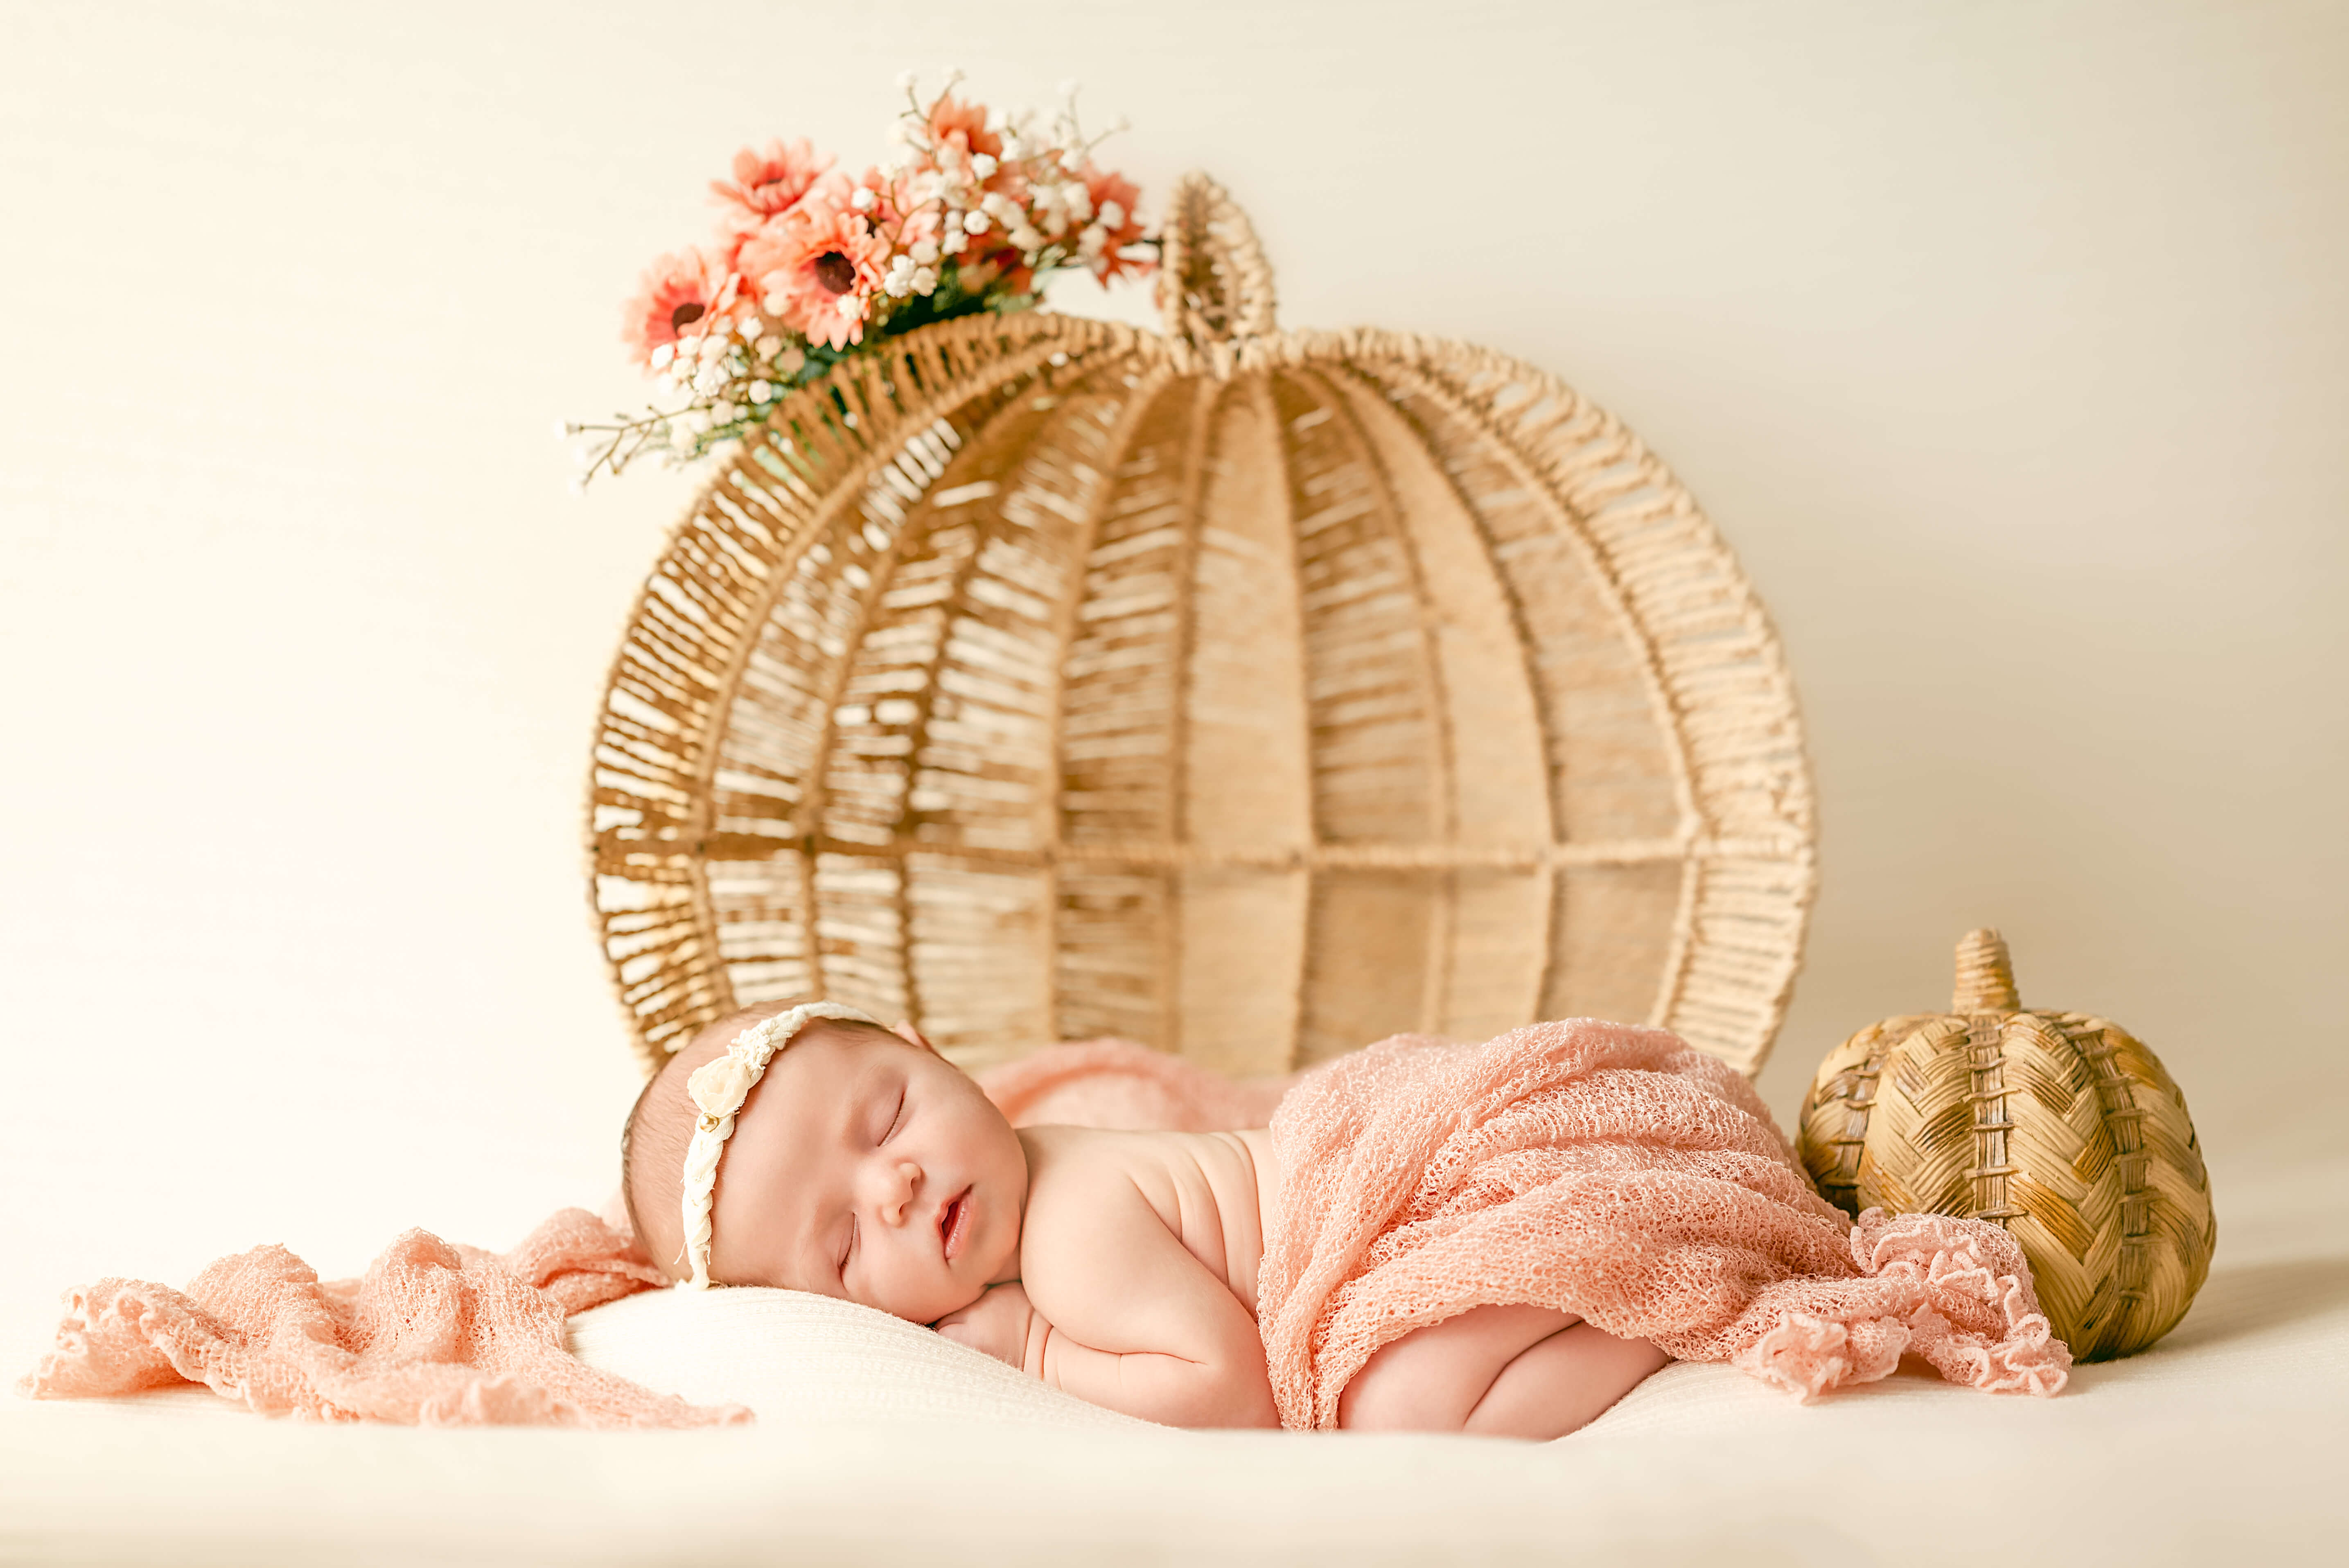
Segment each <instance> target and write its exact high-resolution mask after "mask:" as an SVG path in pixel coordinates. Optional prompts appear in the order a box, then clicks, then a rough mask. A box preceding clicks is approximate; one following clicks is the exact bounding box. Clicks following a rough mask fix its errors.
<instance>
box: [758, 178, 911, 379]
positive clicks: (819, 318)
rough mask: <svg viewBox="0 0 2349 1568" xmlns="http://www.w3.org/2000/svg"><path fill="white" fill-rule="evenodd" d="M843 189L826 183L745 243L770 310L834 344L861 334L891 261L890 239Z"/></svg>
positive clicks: (860, 338)
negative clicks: (847, 197)
mask: <svg viewBox="0 0 2349 1568" xmlns="http://www.w3.org/2000/svg"><path fill="white" fill-rule="evenodd" d="M843 183H844V182H843ZM846 195H847V193H846V191H842V190H834V189H831V188H827V189H824V190H822V191H817V192H815V193H813V194H812V195H809V196H807V197H805V198H803V199H802V201H801V202H800V204H799V205H798V206H796V207H793V208H792V210H791V211H788V212H786V213H784V214H783V215H782V216H781V217H780V218H778V219H776V220H774V221H773V222H770V223H768V224H767V225H766V227H764V228H762V229H761V230H760V231H759V232H758V233H757V234H755V235H753V236H752V237H750V239H749V240H746V241H745V242H743V245H742V253H741V260H740V267H741V270H742V273H743V274H744V275H745V276H747V277H749V278H750V279H751V280H752V281H753V282H754V283H755V284H756V285H757V287H758V289H759V292H760V294H761V299H762V303H764V304H765V305H766V307H767V308H768V310H769V311H770V312H771V314H773V315H779V316H781V318H782V320H783V323H784V325H788V326H790V327H792V328H793V329H795V330H797V331H800V332H803V333H805V334H806V335H807V336H808V339H809V341H811V342H813V343H823V344H827V345H829V346H832V347H833V348H843V347H845V346H847V345H849V344H852V343H862V342H863V341H864V321H865V317H866V316H867V315H869V314H870V311H871V306H872V301H873V291H874V290H875V289H877V288H879V287H880V286H881V282H882V279H883V278H884V277H885V276H886V275H887V272H888V265H889V244H888V242H887V241H886V240H885V239H884V238H883V237H882V236H881V235H880V234H879V233H878V232H875V231H874V226H873V224H872V223H871V222H867V220H866V218H865V215H864V213H862V212H859V211H855V209H854V208H853V207H851V206H850V205H849V204H848V201H847V200H846Z"/></svg>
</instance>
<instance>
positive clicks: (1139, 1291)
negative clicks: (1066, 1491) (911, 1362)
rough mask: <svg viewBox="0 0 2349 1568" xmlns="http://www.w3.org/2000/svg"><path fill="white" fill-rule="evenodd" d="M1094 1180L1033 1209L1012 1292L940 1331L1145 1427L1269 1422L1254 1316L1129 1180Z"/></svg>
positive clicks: (1271, 1414)
mask: <svg viewBox="0 0 2349 1568" xmlns="http://www.w3.org/2000/svg"><path fill="white" fill-rule="evenodd" d="M1102 1175H1103V1178H1104V1179H1103V1180H1102V1181H1100V1182H1099V1183H1098V1184H1092V1183H1088V1184H1086V1189H1085V1190H1084V1191H1082V1192H1081V1195H1079V1196H1068V1195H1064V1196H1062V1197H1061V1200H1060V1201H1059V1202H1054V1203H1053V1204H1051V1205H1050V1207H1049V1208H1047V1209H1045V1210H1044V1212H1041V1213H1038V1212H1033V1211H1031V1212H1030V1214H1029V1216H1028V1220H1027V1225H1026V1228H1025V1232H1024V1234H1023V1237H1022V1240H1021V1244H1020V1255H1021V1270H1022V1274H1023V1276H1024V1277H1023V1279H1022V1281H1021V1283H1020V1284H1011V1285H999V1286H997V1287H996V1288H995V1289H994V1290H992V1291H989V1292H988V1294H987V1295H984V1296H982V1297H980V1298H979V1300H978V1302H977V1303H975V1304H974V1305H971V1306H968V1307H966V1308H965V1309H963V1311H961V1312H959V1313H956V1314H954V1315H951V1316H948V1317H947V1318H944V1319H941V1320H940V1322H939V1324H938V1328H939V1331H940V1332H942V1333H945V1334H947V1335H948V1336H950V1337H953V1338H957V1339H962V1340H964V1341H965V1342H966V1343H970V1344H975V1345H977V1346H978V1347H979V1348H981V1349H986V1350H989V1351H991V1352H993V1353H995V1354H998V1355H1002V1356H1003V1358H1004V1359H1006V1360H1011V1359H1013V1357H1012V1356H1011V1355H1009V1354H1006V1352H1010V1351H1014V1350H1015V1349H1016V1352H1017V1357H1018V1358H1017V1361H1016V1363H1015V1364H1016V1365H1018V1366H1019V1367H1022V1368H1023V1369H1024V1370H1026V1371H1027V1372H1029V1373H1030V1375H1032V1376H1034V1377H1041V1378H1042V1379H1043V1380H1044V1381H1045V1382H1047V1383H1050V1385H1052V1386H1053V1387H1056V1388H1061V1389H1064V1390H1066V1391H1067V1392H1069V1393H1071V1394H1074V1395H1075V1396H1077V1398H1081V1399H1083V1400H1086V1401H1088V1402H1090V1403H1092V1404H1095V1405H1103V1406H1106V1407H1108V1408H1111V1409H1112V1410H1122V1411H1123V1412H1125V1413H1126V1414H1127V1415H1129V1416H1139V1417H1141V1418H1143V1419H1144V1420H1149V1421H1163V1422H1165V1423H1167V1424H1168V1425H1171V1426H1177V1427H1277V1426H1278V1425H1279V1424H1280V1418H1279V1417H1278V1413H1277V1412H1276V1411H1275V1409H1274V1408H1273V1401H1272V1385H1271V1382H1270V1380H1269V1378H1268V1377H1267V1376H1266V1373H1265V1366H1264V1347H1263V1342H1262V1340H1261V1339H1259V1338H1258V1336H1257V1326H1256V1319H1255V1318H1254V1317H1252V1316H1250V1315H1249V1314H1248V1310H1247V1308H1246V1307H1244V1306H1242V1305H1240V1303H1239V1299H1238V1297H1237V1296H1235V1295H1232V1293H1231V1291H1230V1290H1229V1289H1228V1288H1226V1285H1225V1284H1224V1282H1223V1281H1222V1280H1221V1279H1218V1278H1217V1277H1216V1275H1215V1274H1213V1273H1211V1272H1210V1271H1209V1270H1208V1269H1207V1267H1206V1265H1205V1264H1202V1263H1200V1262H1199V1260H1198V1259H1197V1258H1195V1257H1194V1256H1193V1255H1192V1254H1191V1253H1190V1250H1189V1249H1188V1248H1186V1247H1185V1246H1184V1245H1183V1243H1182V1241H1181V1240H1180V1238H1178V1237H1177V1236H1175V1235H1174V1233H1173V1232H1172V1231H1170V1230H1168V1229H1167V1227H1166V1223H1165V1222H1164V1221H1163V1220H1161V1219H1160V1218H1159V1217H1158V1213H1157V1211H1156V1210H1154V1209H1153V1208H1152V1207H1151V1206H1150V1203H1149V1202H1148V1201H1147V1200H1146V1199H1144V1198H1143V1195H1142V1193H1141V1191H1139V1190H1138V1189H1136V1188H1135V1187H1134V1185H1133V1181H1132V1179H1131V1178H1130V1177H1128V1176H1127V1175H1125V1173H1124V1172H1123V1171H1118V1172H1114V1173H1112V1172H1107V1171H1105V1172H1103V1173H1102ZM1063 1191H1064V1194H1065V1193H1066V1189H1065V1188H1064V1189H1063ZM1023 1285H1024V1287H1025V1289H1024V1291H1022V1286H1023ZM1014 1292H1020V1293H1021V1294H1020V1295H1019V1297H1017V1298H1015V1297H1014V1296H1013V1295H1012V1293H1014ZM1023 1309H1024V1314H1025V1319H1026V1321H1025V1323H1024V1325H1023V1324H1022V1323H1021V1322H1020V1321H1019V1320H1020V1317H1021V1315H1022V1312H1023Z"/></svg>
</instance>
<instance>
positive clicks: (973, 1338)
mask: <svg viewBox="0 0 2349 1568" xmlns="http://www.w3.org/2000/svg"><path fill="white" fill-rule="evenodd" d="M1035 1315H1036V1309H1035V1308H1034V1307H1031V1306H1030V1305H1028V1292H1027V1291H1026V1289H1024V1288H1023V1287H1022V1286H1021V1285H1020V1284H1019V1281H1018V1280H1013V1281H1012V1282H1011V1283H1010V1284H996V1285H989V1286H988V1287H987V1294H986V1295H982V1296H980V1297H979V1298H978V1300H977V1301H974V1302H972V1303H971V1304H970V1305H968V1306H966V1307H964V1308H963V1309H962V1310H961V1311H960V1312H950V1313H947V1315H945V1316H944V1317H941V1318H939V1319H938V1320H937V1322H936V1324H934V1325H932V1326H933V1327H935V1328H936V1330H937V1331H938V1332H939V1333H940V1334H943V1335H945V1336H947V1338H948V1339H951V1340H953V1341H954V1342H955V1343H956V1344H957V1345H968V1346H970V1347H971V1348H972V1349H973V1350H977V1351H979V1352H981V1353H982V1354H984V1355H988V1356H992V1357H995V1358H996V1359H997V1360H998V1361H1003V1362H1008V1363H1009V1364H1010V1365H1011V1366H1013V1367H1018V1368H1019V1370H1021V1371H1023V1372H1024V1371H1026V1370H1027V1367H1026V1361H1027V1356H1028V1328H1029V1324H1030V1319H1032V1318H1033V1317H1034V1316H1035Z"/></svg>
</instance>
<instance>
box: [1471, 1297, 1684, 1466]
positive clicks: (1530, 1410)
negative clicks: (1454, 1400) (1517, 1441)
mask: <svg viewBox="0 0 2349 1568" xmlns="http://www.w3.org/2000/svg"><path fill="white" fill-rule="evenodd" d="M1670 1361H1671V1357H1669V1356H1667V1355H1665V1354H1664V1353H1663V1352H1662V1351H1661V1350H1659V1349H1657V1348H1656V1347H1655V1346H1652V1345H1651V1344H1649V1343H1648V1342H1647V1341H1646V1340H1644V1339H1618V1338H1616V1337H1615V1336H1613V1335H1611V1334H1607V1333H1602V1332H1601V1331H1600V1330H1599V1329H1596V1328H1593V1327H1592V1326H1590V1325H1588V1324H1587V1323H1577V1324H1576V1325H1575V1326H1573V1327H1571V1328H1564V1329H1560V1330H1559V1331H1558V1332H1557V1333H1556V1334H1553V1335H1551V1336H1549V1337H1548V1338H1547V1339H1545V1340H1543V1341H1541V1342H1540V1343H1539V1344H1537V1345H1535V1346H1532V1347H1531V1348H1529V1349H1527V1350H1526V1352H1525V1353H1524V1354H1522V1355H1520V1356H1519V1357H1517V1358H1516V1360H1514V1361H1512V1362H1510V1363H1509V1364H1508V1365H1507V1366H1506V1367H1502V1368H1501V1375H1500V1376H1499V1377H1495V1378H1494V1379H1493V1382H1492V1386H1491V1387H1489V1388H1487V1389H1486V1390H1485V1397H1484V1398H1482V1399H1480V1400H1478V1401H1477V1402H1476V1408H1475V1409H1474V1410H1471V1411H1470V1412H1469V1413H1468V1421H1467V1424H1466V1425H1465V1426H1464V1427H1462V1428H1461V1430H1462V1431H1464V1432H1476V1433H1480V1434H1482V1435H1483V1436H1485V1437H1491V1438H1534V1439H1543V1440H1547V1439H1550V1438H1562V1437H1564V1436H1566V1434H1567V1433H1568V1432H1572V1431H1578V1430H1579V1429H1582V1428H1584V1427H1587V1426H1588V1425H1589V1424H1590V1423H1591V1422H1592V1421H1594V1420H1596V1419H1597V1418H1599V1413H1600V1412H1601V1411H1603V1410H1605V1409H1606V1408H1608V1407H1609V1405H1612V1404H1613V1403H1614V1402H1615V1401H1616V1400H1618V1399H1619V1398H1622V1397H1623V1396H1624V1395H1626V1394H1628V1393H1630V1391H1631V1390H1632V1389H1633V1388H1635V1387H1639V1385H1640V1382H1641V1381H1642V1380H1644V1379H1645V1378H1646V1377H1648V1376H1649V1375H1650V1374H1651V1373H1653V1372H1657V1371H1660V1370H1661V1369H1662V1368H1663V1367H1664V1366H1665V1365H1666V1364H1667V1363H1669V1362H1670Z"/></svg>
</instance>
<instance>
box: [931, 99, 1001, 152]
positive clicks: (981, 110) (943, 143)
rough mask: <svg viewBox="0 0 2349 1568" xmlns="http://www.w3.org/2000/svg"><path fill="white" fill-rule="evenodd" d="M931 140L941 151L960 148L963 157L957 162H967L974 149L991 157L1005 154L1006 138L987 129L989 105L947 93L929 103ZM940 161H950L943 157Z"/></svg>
mask: <svg viewBox="0 0 2349 1568" xmlns="http://www.w3.org/2000/svg"><path fill="white" fill-rule="evenodd" d="M930 140H931V141H932V142H933V143H934V144H935V145H936V147H937V148H938V149H939V150H941V151H943V150H946V149H947V148H954V149H957V150H959V151H960V152H961V154H962V157H961V158H960V159H959V160H956V161H958V162H968V161H969V160H970V155H971V154H972V153H974V152H983V153H985V154H986V155H987V156H988V157H989V158H1000V157H1001V156H1002V155H1003V139H1002V138H1001V137H999V136H998V135H996V134H995V132H993V131H991V130H989V129H987V106H986V105H985V104H981V103H965V102H963V101H962V99H960V98H951V97H949V96H947V94H945V93H940V94H939V95H938V101H937V102H936V103H934V104H932V105H931V106H930ZM939 161H941V162H945V161H947V160H944V159H941V160H939Z"/></svg>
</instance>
